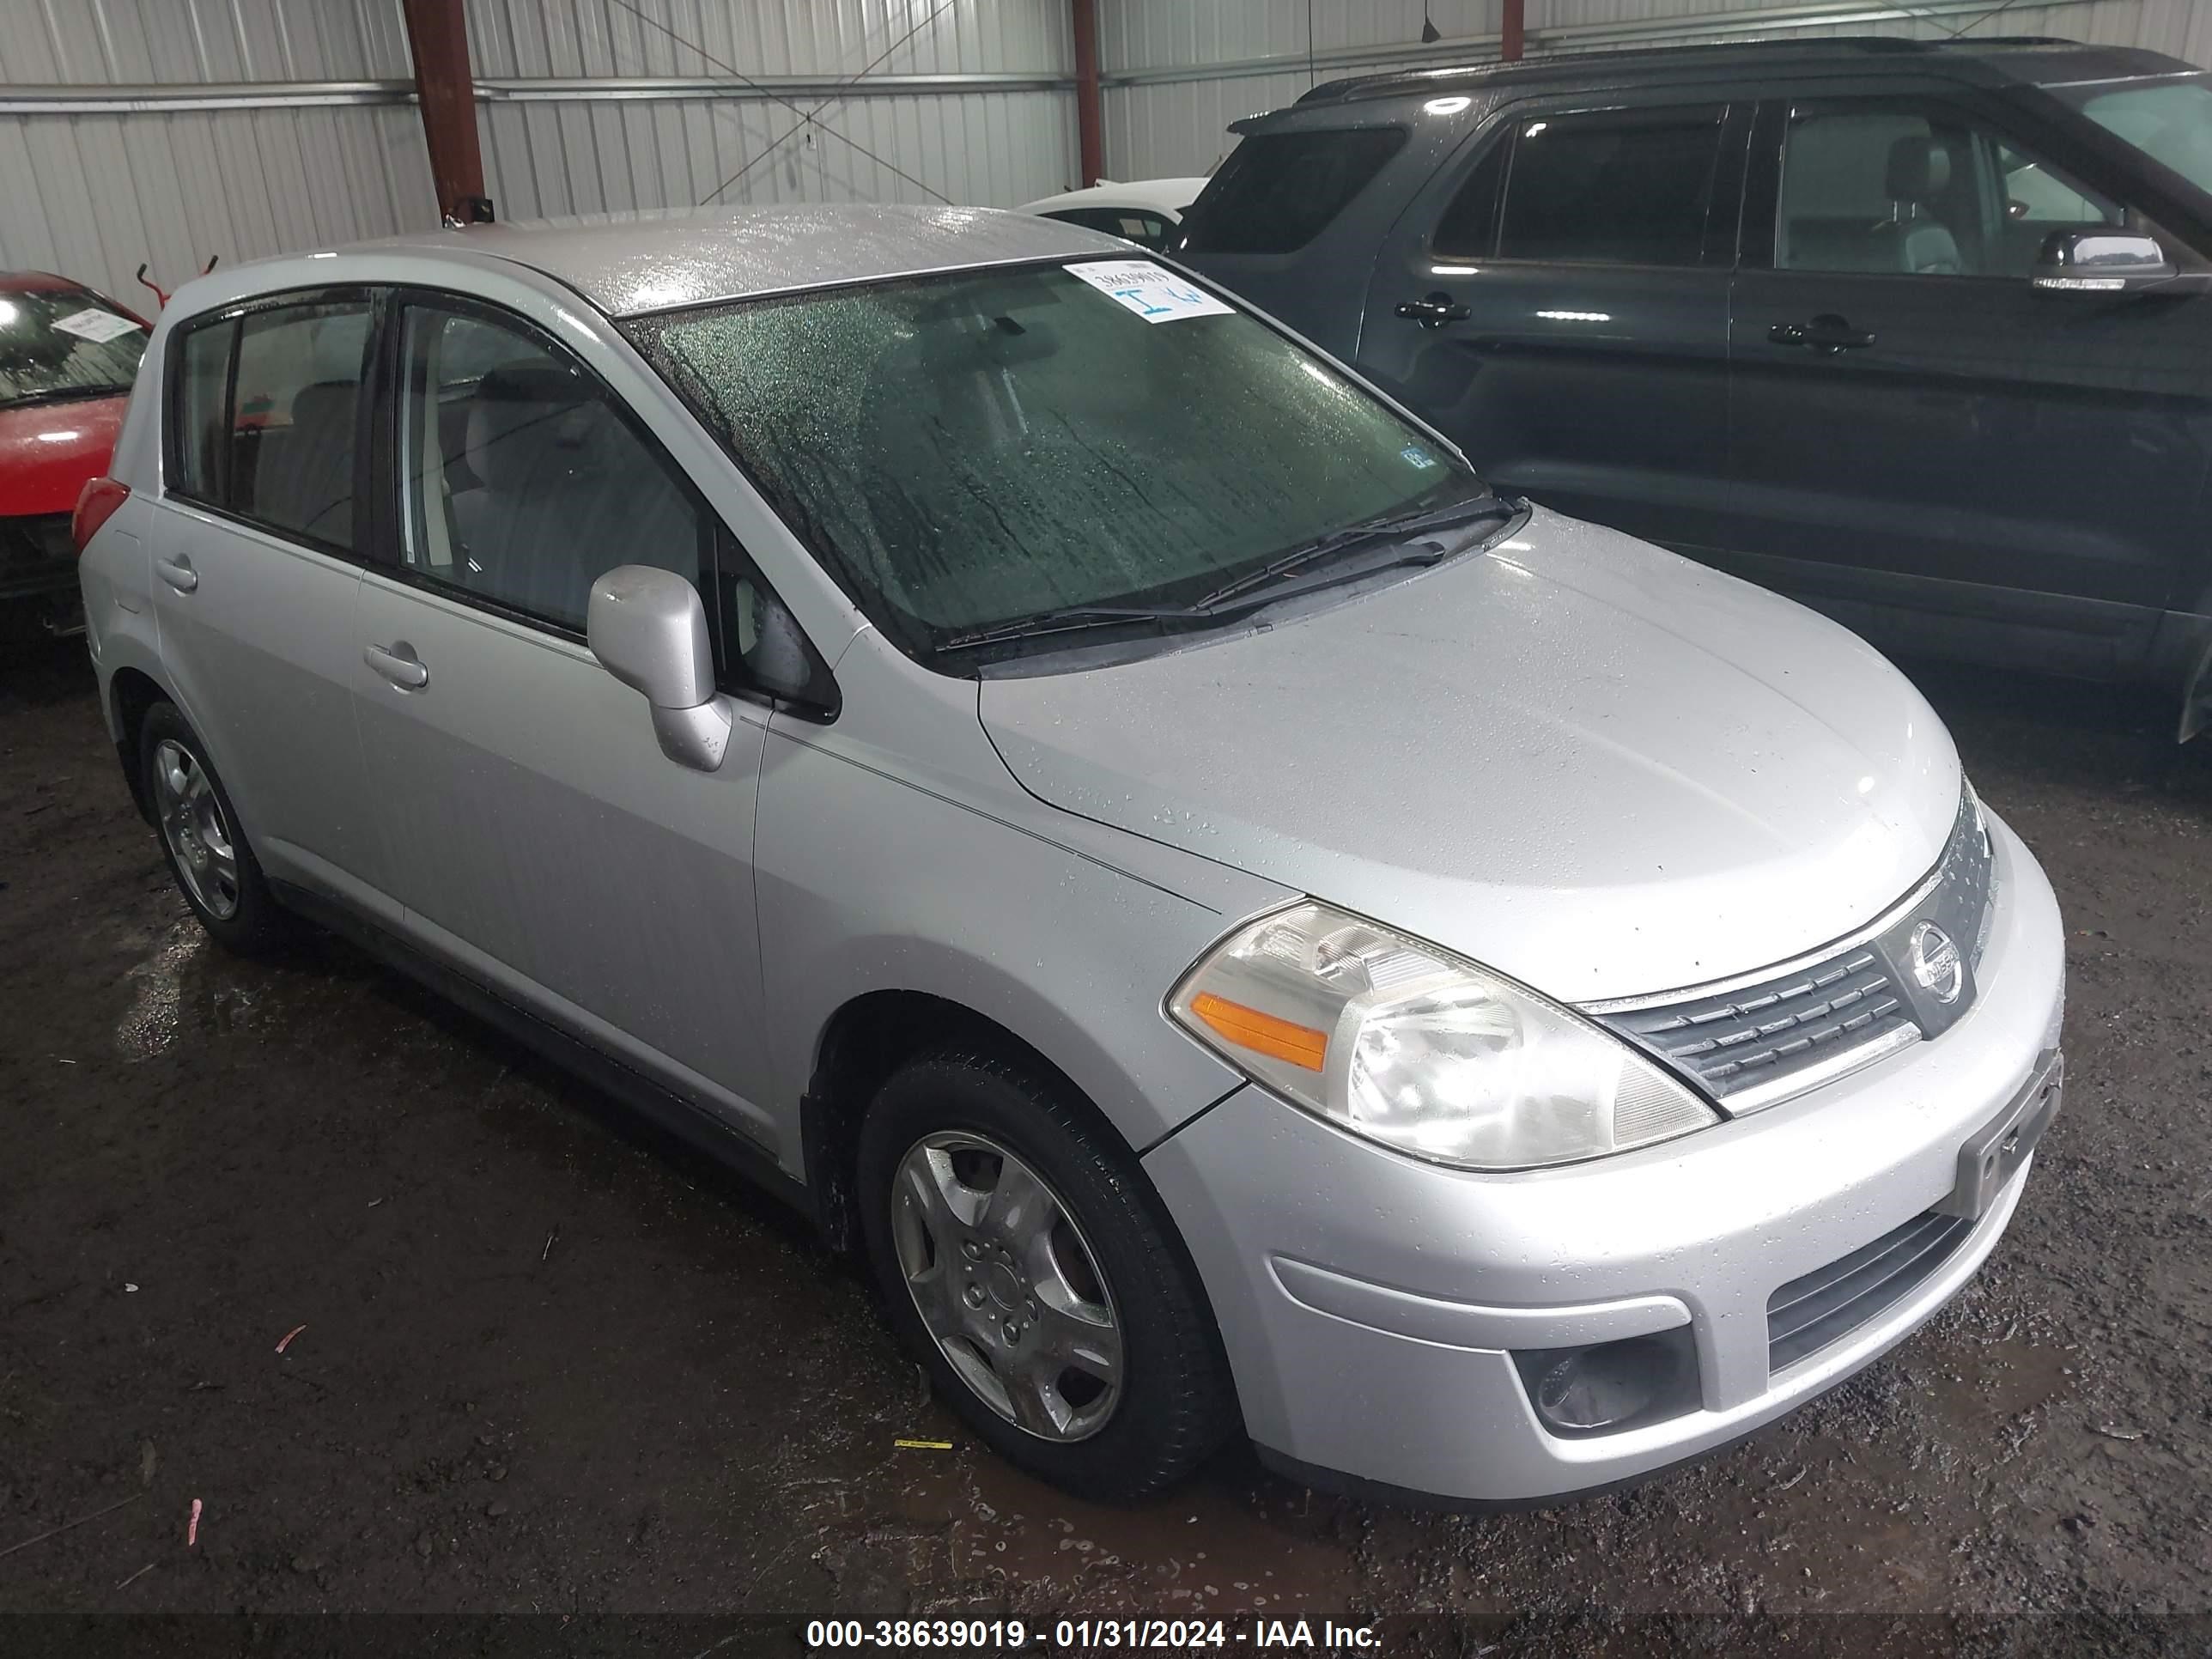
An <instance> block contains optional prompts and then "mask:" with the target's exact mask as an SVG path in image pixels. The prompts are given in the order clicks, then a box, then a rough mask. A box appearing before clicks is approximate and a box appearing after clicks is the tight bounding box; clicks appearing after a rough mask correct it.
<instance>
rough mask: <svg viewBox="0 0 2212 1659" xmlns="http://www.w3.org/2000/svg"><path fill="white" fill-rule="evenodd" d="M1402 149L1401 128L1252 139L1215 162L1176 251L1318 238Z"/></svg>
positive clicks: (1265, 247) (1266, 248) (1259, 247)
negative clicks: (1215, 168) (1214, 171)
mask: <svg viewBox="0 0 2212 1659" xmlns="http://www.w3.org/2000/svg"><path fill="white" fill-rule="evenodd" d="M1405 143H1406V130H1405V129H1404V128H1403V127H1354V128H1344V129H1332V130H1330V131H1322V132H1262V133H1255V134H1254V135H1253V136H1252V137H1249V138H1247V139H1246V140H1245V141H1244V142H1243V143H1241V144H1239V145H1237V148H1236V149H1235V150H1233V151H1232V152H1231V154H1230V157H1229V159H1228V160H1227V161H1225V162H1223V163H1222V164H1221V171H1220V172H1219V173H1218V174H1217V175H1215V178H1214V180H1213V183H1212V185H1210V186H1209V187H1208V188H1207V190H1206V195H1205V196H1204V197H1203V198H1202V200H1201V204H1200V206H1199V207H1198V209H1197V210H1196V211H1195V213H1194V216H1193V217H1192V218H1190V219H1188V220H1187V221H1186V222H1185V234H1184V236H1183V241H1182V246H1183V248H1184V250H1185V251H1186V252H1192V253H1289V252H1293V251H1294V250H1296V249H1297V248H1302V247H1304V246H1305V245H1306V244H1307V243H1308V242H1310V241H1311V240H1313V239H1314V238H1315V237H1316V236H1318V235H1320V234H1321V233H1322V228H1324V227H1325V226H1327V225H1328V222H1329V221H1330V220H1332V219H1334V218H1335V217H1336V216H1337V215H1338V214H1340V213H1341V212H1342V211H1343V210H1344V209H1345V206H1346V204H1348V203H1349V202H1350V201H1351V200H1352V197H1355V196H1357V195H1358V194H1359V192H1360V191H1362V190H1364V189H1365V188H1366V186H1367V182H1368V180H1369V179H1372V178H1374V176H1375V175H1376V173H1380V172H1381V171H1382V170H1383V163H1384V162H1385V161H1389V159H1390V158H1391V157H1392V156H1393V155H1396V154H1397V153H1398V151H1399V150H1400V149H1402V148H1403V147H1404V145H1405Z"/></svg>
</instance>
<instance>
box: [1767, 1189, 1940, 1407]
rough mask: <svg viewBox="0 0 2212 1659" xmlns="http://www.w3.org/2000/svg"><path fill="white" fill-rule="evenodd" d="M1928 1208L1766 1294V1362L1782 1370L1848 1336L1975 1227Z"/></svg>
mask: <svg viewBox="0 0 2212 1659" xmlns="http://www.w3.org/2000/svg"><path fill="white" fill-rule="evenodd" d="M1973 1226H1974V1224H1973V1223H1972V1221H1970V1220H1968V1219H1967V1218H1966V1217H1964V1216H1954V1215H1938V1214H1937V1213H1936V1212H1935V1211H1933V1210H1929V1211H1926V1212H1923V1213H1922V1214H1920V1215H1917V1216H1915V1217H1913V1218H1912V1219H1911V1220H1910V1221H1908V1222H1906V1223H1905V1225H1903V1226H1902V1227H1899V1228H1897V1229H1895V1230H1894V1231H1890V1232H1887V1233H1884V1234H1883V1235H1882V1236H1881V1237H1880V1238H1877V1239H1876V1240H1875V1242H1874V1243H1871V1244H1869V1245H1866V1246H1864V1247H1863V1248H1862V1249H1856V1250H1853V1251H1852V1252H1851V1253H1850V1255H1846V1256H1841V1257H1838V1259H1837V1260H1836V1261H1831V1262H1830V1263H1829V1264H1828V1265H1827V1266H1826V1267H1817V1268H1815V1269H1814V1271H1813V1272H1811V1273H1807V1274H1806V1275H1804V1277H1802V1279H1791V1280H1790V1282H1789V1283H1788V1284H1787V1285H1784V1286H1782V1288H1781V1289H1780V1290H1778V1291H1775V1293H1774V1294H1773V1295H1772V1296H1771V1297H1768V1298H1767V1299H1766V1369H1767V1370H1768V1372H1769V1373H1770V1374H1771V1373H1772V1372H1775V1371H1779V1370H1785V1369H1786V1368H1788V1367H1789V1366H1791V1365H1794V1364H1796V1363H1797V1362H1798V1361H1799V1360H1801V1359H1803V1358H1806V1357H1807V1356H1808V1355H1810V1354H1814V1353H1818V1352H1820V1350H1821V1349H1823V1348H1825V1347H1826V1346H1828V1345H1829V1344H1830V1343H1831V1342H1835V1341H1839V1340H1842V1339H1843V1338H1844V1337H1846V1336H1848V1335H1850V1334H1851V1333H1852V1332H1853V1331H1855V1330H1857V1328H1859V1327H1860V1326H1862V1325H1863V1324H1865V1323H1866V1322H1868V1321H1869V1320H1870V1319H1874V1318H1876V1317H1878V1316H1880V1315H1881V1313H1882V1312H1883V1311H1884V1310H1887V1309H1889V1308H1893V1307H1894V1306H1896V1305H1897V1304H1898V1303H1899V1302H1900V1301H1902V1300H1904V1298H1905V1297H1907V1296H1909V1295H1911V1293H1912V1291H1914V1290H1915V1289H1916V1288H1917V1287H1918V1286H1919V1285H1923V1284H1925V1283H1927V1281H1928V1279H1929V1277H1930V1276H1931V1275H1932V1274H1934V1273H1935V1272H1936V1269H1937V1268H1939V1267H1942V1265H1943V1263H1944V1262H1945V1261H1948V1259H1949V1257H1950V1255H1951V1252H1952V1251H1953V1250H1954V1249H1957V1248H1958V1247H1959V1242H1960V1240H1961V1239H1963V1238H1965V1237H1966V1235H1967V1234H1968V1233H1970V1232H1972V1231H1973Z"/></svg>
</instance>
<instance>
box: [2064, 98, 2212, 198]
mask: <svg viewBox="0 0 2212 1659" xmlns="http://www.w3.org/2000/svg"><path fill="white" fill-rule="evenodd" d="M2050 90H2051V91H2052V92H2053V93H2055V94H2057V95H2058V96H2059V97H2061V98H2063V99H2064V100H2066V101H2067V102H2069V103H2070V104H2072V105H2073V106H2074V107H2075V108H2076V109H2078V110H2080V111H2081V113H2082V114H2084V115H2086V116H2087V117H2088V118H2090V119H2091V120H2092V121H2094V122H2095V123H2096V124H2097V125H2099V126H2100V127H2102V128H2104V129H2105V131H2107V132H2109V133H2111V134H2112V136H2113V137H2117V138H2118V139H2120V140H2122V141H2123V142H2124V143H2130V144H2132V145H2134V146H2135V147H2136V149H2139V150H2141V151H2142V153H2143V154H2144V155H2148V156H2149V157H2150V159H2151V160H2152V161H2156V162H2158V163H2159V164H2160V165H2161V166H2163V167H2169V168H2171V169H2172V171H2174V172H2176V173H2179V174H2180V175H2181V176H2182V177H2183V178H2185V179H2187V180H2189V182H2190V183H2191V184H2192V185H2196V186H2197V189H2199V190H2201V191H2205V192H2207V193H2208V194H2212V85H2208V84H2207V82H2206V78H2205V77H2204V76H2201V75H2179V76H2172V77H2170V78H2161V79H2159V80H2155V81H2150V80H2144V81H2125V82H2112V81H2106V82H2090V83H2088V84H2087V85H2082V86H2071V87H2052V88H2050Z"/></svg>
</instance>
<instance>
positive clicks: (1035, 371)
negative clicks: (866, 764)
mask: <svg viewBox="0 0 2212 1659" xmlns="http://www.w3.org/2000/svg"><path fill="white" fill-rule="evenodd" d="M638 332H639V333H640V335H641V337H642V339H643V342H644V343H645V345H646V348H647V350H648V351H650V352H652V353H653V355H654V356H655V357H656V359H657V361H658V362H659V364H660V366H661V368H663V370H664V372H665V373H667V374H669V376H670V378H671V380H672V381H673V382H675V383H676V384H677V385H678V387H679V389H680V390H682V391H683V392H684V395H685V396H686V397H687V398H690V400H691V401H692V403H693V404H694V405H695V406H696V407H697V408H698V410H699V411H700V413H701V415H702V417H703V418H704V419H705V420H706V422H707V423H708V426H709V428H711V429H713V430H714V431H715V432H716V433H717V434H718V435H720V438H721V439H722V441H724V442H725V443H726V445H727V446H728V447H729V448H730V450H731V451H732V453H733V454H734V455H735V456H736V457H737V458H738V460H739V461H740V462H741V463H742V464H743V465H744V466H745V467H746V468H747V470H748V471H750V473H751V475H752V477H754V478H755V480H756V481H757V483H759V484H760V485H761V487H762V488H763V490H764V492H765V493H766V494H767V495H768V496H769V499H770V501H772V502H773V503H774V504H775V507H776V509H777V510H778V512H780V513H782V514H783V516H784V518H785V520H786V521H787V523H789V524H790V525H791V526H793V528H794V529H795V530H797V531H798V532H799V534H800V535H802V536H803V537H805V538H806V539H807V540H808V541H809V542H810V543H811V544H812V546H813V547H814V549H815V550H816V552H817V554H818V555H819V556H821V557H822V558H823V560H824V561H825V562H826V563H828V565H829V568H830V569H831V571H832V574H835V575H836V577H837V578H838V580H840V581H841V582H842V583H843V585H844V586H845V587H846V589H847V591H848V592H850V593H851V594H852V595H853V597H854V600H855V602H856V603H857V604H859V605H860V606H861V608H862V609H863V610H864V611H867V612H868V613H869V615H870V616H871V617H872V618H873V619H874V620H875V621H876V623H877V625H878V627H881V628H883V629H884V631H885V632H886V633H888V634H890V635H891V636H892V637H893V638H894V639H895V640H896V641H898V642H899V643H900V644H902V646H904V647H906V648H907V649H908V651H909V652H911V653H915V654H917V655H928V654H930V653H933V651H935V650H936V649H937V648H939V647H943V646H945V645H946V644H948V643H950V642H952V641H958V640H961V639H963V638H965V637H971V636H973V635H975V634H976V633H978V632H979V631H982V630H988V629H993V628H994V627H995V626H997V625H1000V624H1004V623H1012V622H1015V621H1017V620H1018V619H1021V618H1033V617H1039V616H1042V615H1043V614H1045V613H1049V612H1054V611H1060V612H1066V611H1073V610H1086V611H1087V610H1090V609H1091V608H1096V607H1115V608H1121V607H1128V608H1137V607H1144V606H1172V605H1183V606H1188V605H1192V604H1194V602H1197V601H1200V600H1202V599H1206V597H1207V596H1209V595H1213V594H1216V593H1218V592H1219V591H1220V590H1221V589H1222V588H1223V587H1224V586H1225V583H1227V582H1229V581H1230V580H1232V579H1234V578H1236V577H1238V576H1240V575H1243V574H1249V573H1251V572H1255V571H1257V570H1259V569H1260V568H1261V567H1263V566H1265V565H1267V564H1268V563H1269V562H1271V561H1273V560H1277V559H1279V558H1281V557H1282V556H1284V555H1285V553H1286V552H1288V551H1291V550H1297V549H1299V548H1301V547H1304V546H1306V545H1309V544H1313V543H1315V542H1316V541H1318V540H1320V539H1321V538H1324V537H1327V536H1328V535H1329V534H1330V533H1331V532H1335V531H1338V530H1340V529H1342V528H1344V527H1345V526H1350V525H1353V524H1357V523H1360V522H1363V521H1366V520H1375V519H1377V518H1382V517H1385V516H1391V515H1396V514H1398V513H1415V512H1423V511H1426V510H1429V509H1431V508H1435V507H1444V506H1447V505H1449V504H1450V503H1453V502H1455V501H1480V500H1484V499H1486V491H1485V490H1484V489H1483V487H1482V485H1481V483H1480V481H1479V480H1478V479H1477V478H1476V477H1474V474H1473V473H1472V472H1471V471H1468V468H1467V467H1466V466H1465V465H1463V464H1462V463H1461V462H1460V461H1459V460H1458V459H1455V457H1454V456H1452V455H1451V454H1450V453H1448V452H1446V451H1445V450H1443V448H1442V447H1440V446H1438V445H1437V444H1435V443H1433V442H1432V441H1431V440H1429V439H1428V438H1426V437H1425V436H1424V435H1422V434H1420V433H1419V432H1418V431H1417V430H1415V429H1414V428H1413V427H1411V426H1409V425H1407V423H1406V422H1404V421H1403V420H1401V419H1400V418H1399V417H1398V416H1396V415H1395V414H1393V413H1392V412H1391V411H1390V410H1389V409H1388V408H1386V407H1385V406H1384V405H1383V404H1381V403H1379V402H1377V401H1376V399H1375V398H1373V397H1371V396H1370V395H1369V394H1368V393H1367V392H1364V391H1362V390H1360V389H1359V388H1358V386H1354V385H1352V384H1351V383H1350V382H1348V381H1347V380H1345V379H1344V378H1343V376H1342V375H1340V374H1338V373H1337V372H1336V371H1335V370H1334V369H1333V368H1329V367H1328V366H1327V365H1326V364H1324V363H1322V362H1319V361H1317V360H1316V359H1315V358H1314V357H1313V356H1310V355H1309V354H1307V353H1306V352H1304V351H1302V350H1300V349H1298V348H1297V346H1295V345H1293V344H1292V343H1291V342H1290V341H1288V340H1286V339H1285V338H1284V337H1282V336H1281V335H1279V334H1278V333H1276V332H1275V331H1273V329H1271V328H1269V327H1267V325H1264V324H1262V323H1260V322H1258V321H1256V320H1255V319H1252V318H1250V317H1249V316H1246V315H1244V314H1243V313H1240V312H1237V311H1235V310H1233V309H1232V308H1231V307H1229V306H1228V305H1227V304H1225V303H1224V302H1223V301H1220V300H1218V299H1216V298H1215V297H1213V296H1212V295H1211V294H1208V293H1206V292H1205V291H1203V290H1201V289H1197V288H1196V287H1194V286H1192V285H1188V284H1187V283H1184V281H1183V279H1182V278H1181V277H1179V276H1176V275H1174V274H1173V273H1171V272H1170V271H1168V270H1165V269H1164V268H1163V267H1161V266H1159V265H1158V264H1152V262H1150V261H1147V260H1143V259H1140V258H1123V259H1103V260H1091V261H1082V262H1078V263H1075V264H1069V265H1066V266H1062V265H1059V264H1054V265H1048V266H1024V267H1017V268H1012V269H1007V270H990V271H980V272H978V271H966V272H958V273H953V274H950V275H946V276H932V277H924V278H921V279H915V280H906V281H899V282H891V283H875V284H871V285H867V286H863V287H855V288H848V289H834V290H829V291H824V292H819V293H814V294H809V295H800V296H798V297H794V298H778V299H771V300H760V301H742V302H738V303H736V304H732V305H727V306H722V307H714V308H712V309H707V310H701V311H691V312H684V313H672V314H671V315H667V316H664V317H656V318H648V319H644V320H643V321H642V322H641V324H640V325H638ZM1040 637H1041V638H1042V635H1040Z"/></svg>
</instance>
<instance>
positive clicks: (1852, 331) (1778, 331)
mask: <svg viewBox="0 0 2212 1659" xmlns="http://www.w3.org/2000/svg"><path fill="white" fill-rule="evenodd" d="M1766 337H1767V338H1768V339H1770V340H1771V341H1773V342H1774V343H1775V344H1777V345H1786V346H1802V347H1804V348H1805V349H1807V350H1808V351H1817V352H1819V353H1820V354H1821V355H1822V356H1827V357H1832V356H1835V355H1836V354H1837V353H1838V352H1839V351H1857V349H1859V348H1860V347H1862V346H1870V345H1872V344H1873V343H1874V336H1873V335H1871V334H1869V333H1868V332H1867V331H1865V330H1863V329H1857V328H1853V327H1852V326H1851V325H1850V324H1849V323H1847V322H1845V321H1844V319H1842V318H1841V317H1838V316H1837V315H1836V314H1835V313H1833V312H1824V313H1821V314H1820V316H1818V317H1815V318H1814V319H1813V320H1812V321H1811V322H1809V323H1777V324H1775V325H1774V326H1773V327H1772V328H1770V329H1768V330H1767V331H1766Z"/></svg>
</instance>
